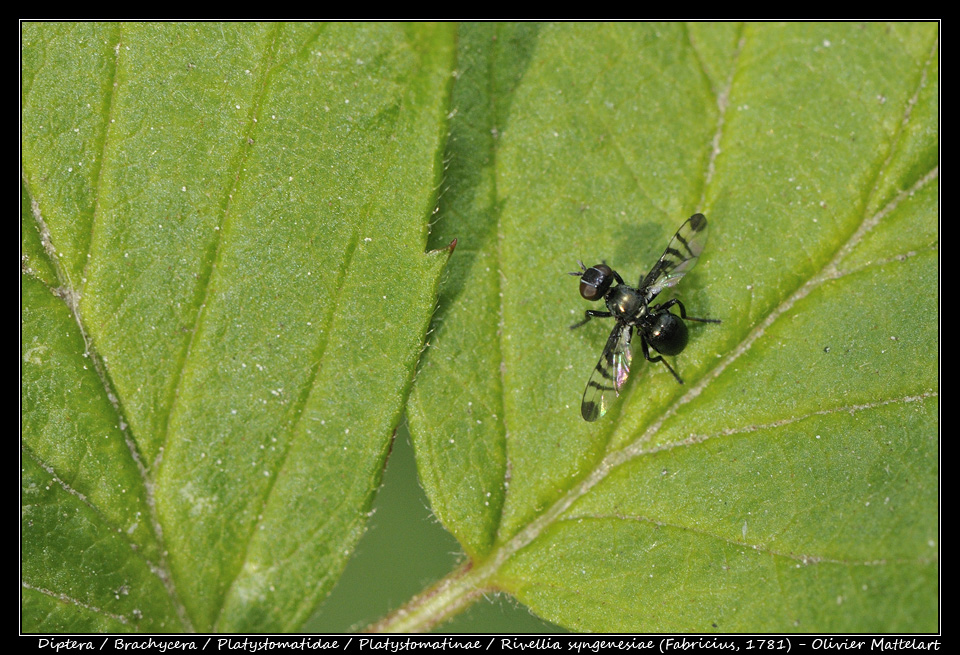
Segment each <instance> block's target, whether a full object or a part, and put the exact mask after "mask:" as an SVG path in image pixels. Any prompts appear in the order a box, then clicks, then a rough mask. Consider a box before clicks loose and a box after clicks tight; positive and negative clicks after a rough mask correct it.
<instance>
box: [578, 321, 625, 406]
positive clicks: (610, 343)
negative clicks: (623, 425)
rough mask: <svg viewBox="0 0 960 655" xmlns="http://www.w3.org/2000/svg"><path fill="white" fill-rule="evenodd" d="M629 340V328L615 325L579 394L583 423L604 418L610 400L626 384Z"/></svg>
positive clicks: (611, 402) (611, 400)
mask: <svg viewBox="0 0 960 655" xmlns="http://www.w3.org/2000/svg"><path fill="white" fill-rule="evenodd" d="M632 336H633V327H631V326H629V325H621V324H619V323H618V324H617V325H616V327H614V328H613V331H612V332H611V333H610V338H609V339H607V345H606V346H604V347H603V354H602V355H600V361H599V362H597V365H596V367H594V369H593V372H592V373H591V374H590V379H589V380H587V388H586V389H584V391H583V401H582V402H581V403H580V414H581V416H583V419H584V420H585V421H596V420H597V419H598V418H600V417H601V416H603V415H604V414H606V413H607V410H608V409H609V408H610V405H611V404H613V400H614V398H616V397H617V396H619V395H620V390H621V389H623V385H625V384H626V383H627V375H628V374H629V373H630V360H631V358H632V354H631V352H630V338H631V337H632Z"/></svg>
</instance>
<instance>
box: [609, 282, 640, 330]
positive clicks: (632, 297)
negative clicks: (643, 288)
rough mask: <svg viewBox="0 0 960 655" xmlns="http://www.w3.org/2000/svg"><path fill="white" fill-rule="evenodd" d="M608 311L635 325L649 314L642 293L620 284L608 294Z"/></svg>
mask: <svg viewBox="0 0 960 655" xmlns="http://www.w3.org/2000/svg"><path fill="white" fill-rule="evenodd" d="M606 301H607V309H608V310H610V312H611V313H612V314H613V315H614V316H616V317H617V318H618V319H622V320H625V321H627V322H628V323H633V322H634V321H636V320H638V319H640V318H641V317H642V316H643V315H644V314H646V313H647V305H646V303H645V302H644V301H643V296H642V295H641V294H640V291H639V290H637V289H634V288H633V287H628V286H626V285H624V284H619V285H617V286H615V287H614V288H613V289H611V290H610V291H609V292H608V293H607V297H606Z"/></svg>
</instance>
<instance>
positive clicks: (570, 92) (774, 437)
mask: <svg viewBox="0 0 960 655" xmlns="http://www.w3.org/2000/svg"><path fill="white" fill-rule="evenodd" d="M458 56H459V62H458V70H459V76H458V78H457V82H456V84H455V87H454V91H453V106H454V111H455V112H456V115H455V116H454V118H453V119H452V123H451V134H450V139H449V141H448V145H447V154H446V158H447V160H448V161H449V162H450V164H449V168H448V170H447V175H446V179H445V186H446V189H445V193H444V195H443V196H442V198H441V212H440V220H439V221H438V223H437V225H436V227H435V228H434V233H433V235H432V237H431V238H432V239H433V240H434V246H439V245H440V244H442V243H443V242H444V241H445V240H449V239H450V238H451V237H452V236H456V237H458V238H459V239H460V247H459V248H458V250H457V257H455V258H454V259H453V260H452V262H451V270H450V275H449V280H448V283H447V284H446V286H445V287H444V290H443V293H442V294H441V301H440V310H439V311H438V313H437V316H436V317H435V320H434V325H433V328H432V333H431V336H430V349H429V350H428V351H427V353H426V355H425V357H424V359H423V360H422V362H421V371H420V373H419V374H418V378H417V382H416V384H415V388H414V391H413V393H412V394H411V397H410V400H409V402H408V416H409V425H410V429H411V435H412V439H413V442H414V447H415V449H416V453H417V459H418V468H419V471H420V476H421V480H422V482H423V485H424V488H425V490H426V491H427V494H428V497H429V498H430V502H431V504H432V506H433V509H434V511H435V513H436V515H437V516H438V517H439V519H440V520H441V521H442V523H443V525H444V526H445V527H446V528H447V529H448V530H449V531H450V532H451V533H453V534H454V535H455V536H456V537H457V539H458V540H459V541H460V543H461V545H462V547H463V549H464V550H465V552H466V553H467V555H468V557H469V559H470V562H469V566H465V567H463V568H462V569H460V570H458V571H456V572H454V573H453V574H451V575H450V576H448V577H447V578H446V579H445V580H443V581H441V582H440V583H438V584H437V585H436V586H435V587H434V588H432V589H431V590H429V591H428V592H427V593H425V594H424V595H422V596H421V597H418V598H416V599H414V600H413V601H411V602H410V603H409V604H408V605H407V606H405V607H404V608H402V610H400V611H398V612H397V613H396V614H394V615H392V616H391V617H388V618H387V619H385V620H384V621H383V622H382V623H381V624H379V625H378V626H376V627H377V628H378V629H382V630H396V629H405V630H406V629H424V628H428V627H431V626H433V625H435V624H436V623H437V622H439V621H441V620H443V619H444V618H446V617H448V616H450V615H452V614H454V613H456V612H457V611H459V610H460V609H462V608H463V607H464V606H465V605H467V604H468V603H469V602H470V601H471V600H472V599H475V598H476V597H478V596H479V594H480V593H482V592H484V591H487V592H489V591H497V590H499V591H507V592H509V593H511V594H513V595H514V596H515V597H516V598H518V599H519V600H521V601H522V602H523V603H525V604H526V605H527V606H528V607H529V608H530V609H532V610H533V611H534V612H535V613H537V614H538V615H540V616H541V617H544V618H546V619H549V620H551V621H554V622H556V623H559V624H561V625H563V626H566V627H569V628H573V629H579V630H600V631H627V632H629V631H661V630H664V631H712V630H717V631H721V632H726V631H761V632H763V631H843V632H870V631H907V632H922V631H936V630H937V629H938V627H939V626H938V618H937V616H938V614H937V580H938V576H939V571H938V536H937V535H938V524H937V487H938V477H937V476H938V473H937V452H938V443H937V434H938V418H937V416H938V401H939V396H938V382H937V381H938V373H939V371H938V364H937V361H938V360H937V351H938V339H939V334H938V329H937V324H938V313H937V307H938V295H937V288H938V266H937V259H938V252H937V251H938V232H937V223H938V216H937V204H936V203H937V197H938V181H939V177H938V159H937V157H938V154H937V146H938V133H937V94H938V91H937V81H938V62H937V58H938V35H937V26H936V25H935V24H932V23H926V24H894V25H882V24H863V25H860V24H851V23H845V24H835V23H834V24H787V25H772V24H761V25H750V24H748V25H734V24H720V25H689V26H688V25H682V24H676V23H674V24H665V25H654V24H640V25H638V24H617V25H598V24H590V25H580V24H565V25H552V26H542V27H541V26H534V25H529V24H524V25H490V24H487V25H466V26H463V27H461V29H460V34H459V41H458ZM695 211H703V212H704V213H705V214H706V216H707V218H708V220H709V222H710V230H711V236H710V241H709V242H708V243H707V247H706V251H705V252H704V254H703V256H702V257H701V259H700V262H699V264H698V266H697V268H696V269H695V270H694V271H693V272H692V273H691V274H689V275H687V276H686V277H685V278H684V280H683V282H682V284H680V285H679V287H678V288H677V289H676V290H675V291H676V294H677V297H680V298H682V299H683V302H684V303H685V305H686V307H687V309H688V311H689V312H690V314H691V315H693V316H708V317H714V318H719V319H722V321H723V322H722V324H721V325H710V324H691V327H690V333H691V338H690V344H689V346H688V347H687V349H686V350H685V351H684V352H683V353H682V354H680V355H679V356H677V357H675V358H668V359H670V362H671V365H673V366H674V367H675V368H676V369H677V370H678V372H679V373H680V375H682V376H683V378H684V380H685V384H684V385H683V386H680V385H678V384H677V383H676V382H675V381H674V379H673V377H672V376H671V375H670V374H669V372H668V371H666V370H665V369H664V367H662V366H660V365H659V364H652V363H646V362H644V361H643V360H642V358H641V357H640V356H639V353H636V354H635V357H634V363H633V371H632V374H631V380H630V383H629V385H628V388H627V389H626V391H625V392H624V393H623V394H621V397H620V399H619V401H618V404H616V405H615V406H614V408H613V409H612V410H611V411H610V412H609V413H608V414H607V416H606V417H604V418H603V419H601V420H600V421H598V422H596V423H586V422H584V421H583V420H582V419H581V418H580V416H579V403H580V396H581V394H582V392H583V388H584V384H585V383H586V380H587V377H588V375H589V373H590V371H591V368H592V367H593V366H594V365H595V363H596V361H597V358H598V357H599V355H600V352H601V350H602V348H603V345H604V343H605V341H606V338H607V336H608V334H609V330H610V328H611V323H610V321H602V320H594V321H591V322H590V323H588V324H587V325H585V326H584V327H582V328H580V329H579V330H577V331H574V332H571V331H570V330H569V329H568V326H569V325H570V324H571V323H574V322H575V321H576V320H578V319H579V318H580V317H582V315H583V310H584V309H585V308H586V304H585V303H584V302H583V301H582V300H581V299H580V298H579V297H578V294H577V293H576V290H575V280H572V279H571V278H570V277H568V276H566V275H565V274H564V273H565V272H566V271H570V270H574V269H575V268H576V261H577V259H583V260H585V261H586V263H587V264H588V265H589V264H592V263H594V262H597V261H600V260H603V259H605V260H606V261H607V262H608V263H610V264H611V265H612V266H613V267H614V268H616V269H618V270H619V271H620V272H621V273H622V274H623V275H624V276H625V277H626V279H627V280H628V282H629V281H632V280H636V279H638V276H640V275H641V274H642V273H644V272H646V270H648V269H649V268H650V266H652V265H653V263H654V262H655V261H656V258H657V257H658V256H659V255H660V254H661V252H662V251H663V248H664V247H665V246H666V244H667V242H668V240H669V239H670V237H671V236H672V234H673V233H674V231H675V230H676V229H677V228H678V227H679V225H680V224H681V223H682V222H683V221H684V220H685V219H686V218H687V217H689V216H690V215H691V214H692V213H694V212H695ZM636 341H637V340H636V339H635V342H636ZM635 345H636V343H635Z"/></svg>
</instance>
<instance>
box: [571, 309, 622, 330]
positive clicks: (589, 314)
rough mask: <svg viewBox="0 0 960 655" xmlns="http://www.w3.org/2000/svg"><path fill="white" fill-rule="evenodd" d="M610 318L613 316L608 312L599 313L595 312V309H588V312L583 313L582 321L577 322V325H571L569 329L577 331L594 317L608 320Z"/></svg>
mask: <svg viewBox="0 0 960 655" xmlns="http://www.w3.org/2000/svg"><path fill="white" fill-rule="evenodd" d="M611 316H613V314H611V313H610V312H601V311H598V310H596V309H588V310H586V311H585V312H583V320H582V321H578V322H577V323H574V324H573V325H571V326H570V329H571V330H575V329H577V328H578V327H580V326H581V325H585V324H586V323H587V322H588V321H589V320H590V319H591V318H594V317H596V318H609V317H611Z"/></svg>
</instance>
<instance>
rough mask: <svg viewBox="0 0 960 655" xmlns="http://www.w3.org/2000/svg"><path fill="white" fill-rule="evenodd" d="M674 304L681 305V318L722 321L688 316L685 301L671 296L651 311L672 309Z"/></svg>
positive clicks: (705, 321) (712, 321)
mask: <svg viewBox="0 0 960 655" xmlns="http://www.w3.org/2000/svg"><path fill="white" fill-rule="evenodd" d="M674 305H679V306H680V318H682V319H683V320H685V321H699V322H700V323H719V322H720V319H719V318H694V317H693V316H687V308H686V307H684V306H683V303H682V302H680V300H679V299H677V298H671V299H670V300H668V301H667V302H665V303H663V304H662V305H657V306H656V307H654V308H653V309H652V312H651V313H654V314H655V313H656V312H659V311H660V310H663V309H670V308H671V307H673V306H674ZM674 375H676V373H674Z"/></svg>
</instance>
